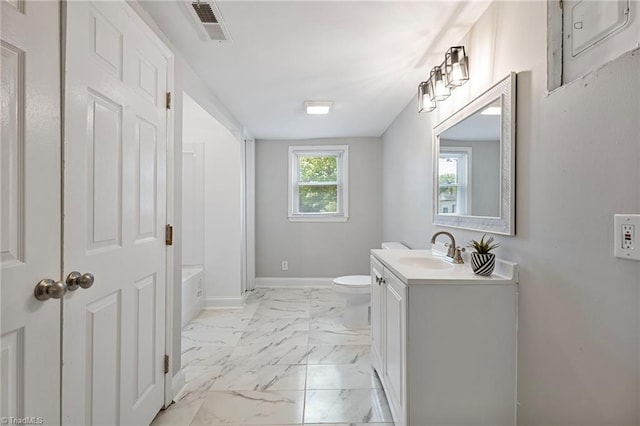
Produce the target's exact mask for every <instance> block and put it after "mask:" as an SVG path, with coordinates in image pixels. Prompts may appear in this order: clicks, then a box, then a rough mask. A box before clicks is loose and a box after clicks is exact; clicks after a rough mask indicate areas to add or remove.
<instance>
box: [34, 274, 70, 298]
mask: <svg viewBox="0 0 640 426" xmlns="http://www.w3.org/2000/svg"><path fill="white" fill-rule="evenodd" d="M66 292H67V284H66V283H64V282H62V281H54V280H52V279H44V280H40V282H39V283H38V284H36V288H35V289H34V290H33V295H34V296H35V297H36V299H38V300H42V301H44V300H49V299H60V298H61V297H62V296H64V294H65V293H66Z"/></svg>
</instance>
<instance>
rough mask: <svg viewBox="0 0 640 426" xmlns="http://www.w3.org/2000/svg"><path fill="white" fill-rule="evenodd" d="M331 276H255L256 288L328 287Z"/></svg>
mask: <svg viewBox="0 0 640 426" xmlns="http://www.w3.org/2000/svg"><path fill="white" fill-rule="evenodd" d="M332 282H333V278H291V277H257V278H256V288H309V287H330V286H331V283H332Z"/></svg>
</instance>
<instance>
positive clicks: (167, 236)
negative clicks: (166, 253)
mask: <svg viewBox="0 0 640 426" xmlns="http://www.w3.org/2000/svg"><path fill="white" fill-rule="evenodd" d="M164 242H165V244H166V245H168V246H172V245H173V226H171V225H167V226H166V228H165V230H164Z"/></svg>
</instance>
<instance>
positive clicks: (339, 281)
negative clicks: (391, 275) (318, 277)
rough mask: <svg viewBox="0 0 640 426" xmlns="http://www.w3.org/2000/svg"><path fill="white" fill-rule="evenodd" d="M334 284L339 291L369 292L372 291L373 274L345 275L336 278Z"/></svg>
mask: <svg viewBox="0 0 640 426" xmlns="http://www.w3.org/2000/svg"><path fill="white" fill-rule="evenodd" d="M332 286H333V288H334V289H335V290H336V291H337V292H339V293H350V294H368V293H370V292H371V276H370V275H345V276H343V277H338V278H335V279H334V280H333V285H332Z"/></svg>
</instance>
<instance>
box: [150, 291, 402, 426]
mask: <svg viewBox="0 0 640 426" xmlns="http://www.w3.org/2000/svg"><path fill="white" fill-rule="evenodd" d="M344 309H345V305H344V301H343V300H342V299H340V298H339V297H338V296H337V295H335V294H334V293H333V291H332V290H331V289H329V288H305V289H256V290H254V291H252V292H251V293H250V294H249V296H248V297H247V303H246V305H245V306H244V307H243V308H241V309H233V310H232V309H228V310H205V311H203V312H202V313H201V314H200V315H198V316H197V317H196V318H194V319H193V321H191V322H190V323H189V324H187V326H186V327H185V328H184V330H183V334H182V366H183V368H184V370H185V375H186V383H187V384H186V387H185V389H184V391H183V392H182V394H181V395H178V398H177V401H176V402H175V403H174V404H172V405H171V406H170V407H168V408H167V409H166V410H164V411H161V412H160V413H159V414H158V416H157V417H156V419H155V420H154V421H153V423H152V425H154V426H161V425H176V426H181V425H193V426H200V425H270V426H274V425H308V426H312V425H324V426H334V425H340V426H347V425H366V424H371V425H372V426H393V422H392V418H391V413H390V411H389V405H388V403H387V399H386V397H385V395H384V392H383V391H382V389H381V388H382V386H381V384H380V381H379V380H378V377H377V376H376V374H375V372H374V371H373V369H372V368H371V364H370V359H369V348H370V346H369V345H370V330H369V328H360V329H350V328H347V327H345V326H344V325H343V324H342V323H341V322H340V315H341V314H342V312H343V311H344Z"/></svg>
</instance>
